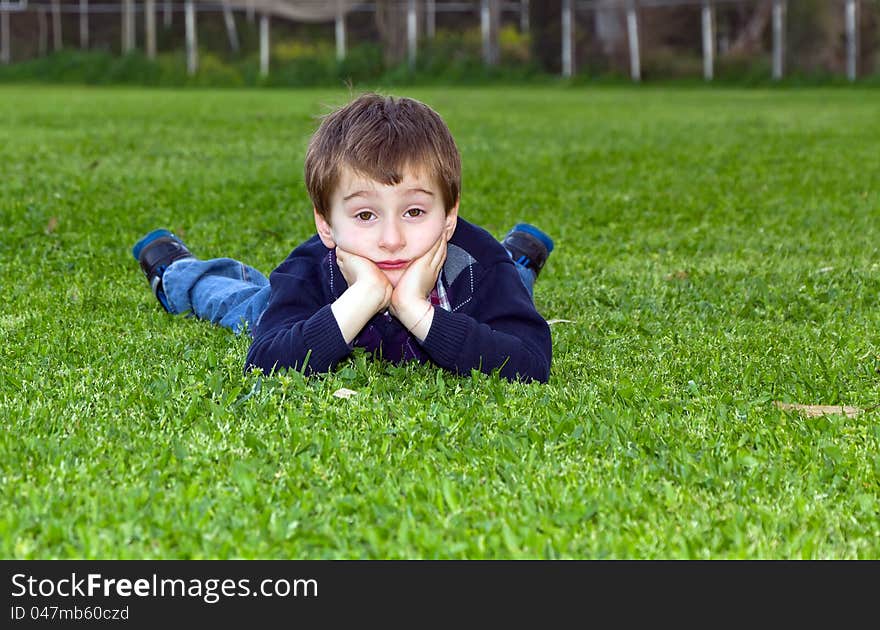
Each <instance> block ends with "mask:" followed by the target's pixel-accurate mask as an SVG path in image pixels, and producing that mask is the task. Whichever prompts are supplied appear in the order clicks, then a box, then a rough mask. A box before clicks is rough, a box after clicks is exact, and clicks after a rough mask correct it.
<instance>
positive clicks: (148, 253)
mask: <svg viewBox="0 0 880 630" xmlns="http://www.w3.org/2000/svg"><path fill="white" fill-rule="evenodd" d="M131 254H132V256H134V259H135V260H136V261H138V263H140V265H141V270H142V271H143V272H144V275H145V276H147V282H149V283H150V289H151V290H152V291H153V295H155V296H156V299H157V300H159V304H161V305H162V308H164V309H165V310H166V311H168V312H169V313H170V312H171V308H170V307H169V306H168V298H167V297H165V290H164V288H163V287H162V276H163V275H164V274H165V270H166V269H168V267H169V266H170V265H171V263H173V262H175V261H177V260H183V259H184V258H195V256H193V255H192V252H190V251H189V250H188V249H187V247H186V245H184V244H183V241H181V240H180V239H179V238H178V237H177V236H175V235H174V234H172V233H171V232H169V231H168V230H163V229H159V230H153V231H152V232H150V233H149V234H147V235H146V236H144V237H143V238H142V239H141V240H139V241H138V242H137V243H135V244H134V247H132V249H131Z"/></svg>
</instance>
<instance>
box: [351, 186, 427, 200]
mask: <svg viewBox="0 0 880 630" xmlns="http://www.w3.org/2000/svg"><path fill="white" fill-rule="evenodd" d="M406 192H407V193H423V194H425V195H429V196H431V197H433V196H434V193H432V192H431V191H430V190H425V189H424V188H410V189H409V190H407V191H406ZM373 194H374V193H373V191H370V190H356V191H355V192H353V193H351V194H350V195H346V196H345V197H343V198H342V200H343V201H348V200H349V199H354V198H355V197H370V196H371V195H373Z"/></svg>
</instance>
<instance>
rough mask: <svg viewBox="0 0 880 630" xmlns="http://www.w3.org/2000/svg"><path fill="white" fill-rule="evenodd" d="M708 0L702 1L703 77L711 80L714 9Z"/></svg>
mask: <svg viewBox="0 0 880 630" xmlns="http://www.w3.org/2000/svg"><path fill="white" fill-rule="evenodd" d="M712 9H713V7H712V3H711V2H710V1H709V0H704V2H703V78H704V79H705V80H706V81H711V80H712V79H713V78H714V76H715V36H714V33H713V32H712V22H713V20H712V18H713V15H712V14H713V13H714V11H713V10H712Z"/></svg>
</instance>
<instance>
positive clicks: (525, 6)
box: [519, 0, 529, 33]
mask: <svg viewBox="0 0 880 630" xmlns="http://www.w3.org/2000/svg"><path fill="white" fill-rule="evenodd" d="M519 31H520V33H528V32H529V0H519Z"/></svg>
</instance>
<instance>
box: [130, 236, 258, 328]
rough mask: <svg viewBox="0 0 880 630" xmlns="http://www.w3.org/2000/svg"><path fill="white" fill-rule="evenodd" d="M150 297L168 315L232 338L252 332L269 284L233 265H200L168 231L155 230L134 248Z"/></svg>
mask: <svg viewBox="0 0 880 630" xmlns="http://www.w3.org/2000/svg"><path fill="white" fill-rule="evenodd" d="M132 255H133V256H134V258H135V259H136V260H137V261H138V262H139V263H140V266H141V269H142V270H143V272H144V275H146V277H147V281H148V282H149V283H150V289H151V290H152V291H153V295H155V296H156V299H157V300H159V303H160V304H161V305H162V308H164V309H165V310H166V311H168V312H169V313H174V314H180V313H190V314H192V315H195V316H196V317H198V318H200V319H205V320H207V321H210V322H211V323H214V324H219V325H220V326H223V327H225V328H229V329H231V330H232V331H234V332H235V333H236V334H238V333H240V332H241V331H242V330H244V328H245V326H247V327H248V329H249V330H251V331H252V330H253V328H254V327H255V326H256V324H257V322H258V321H259V319H260V317H261V316H262V314H263V311H264V310H265V309H266V304H267V303H268V300H269V281H268V280H267V279H266V277H265V276H264V275H263V274H261V273H260V272H259V271H257V270H256V269H254V268H253V267H249V266H247V265H245V264H242V263H240V262H238V261H237V260H232V259H231V258H214V259H211V260H198V259H197V258H196V257H195V256H193V255H192V252H190V251H189V249H188V248H187V247H186V245H185V244H184V243H183V241H181V240H180V239H179V238H178V237H177V236H175V235H174V234H172V233H171V232H169V231H168V230H162V229H160V230H153V231H152V232H150V233H149V234H147V235H146V236H144V237H143V238H142V239H141V240H139V241H138V242H137V243H136V244H135V246H134V248H132Z"/></svg>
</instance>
